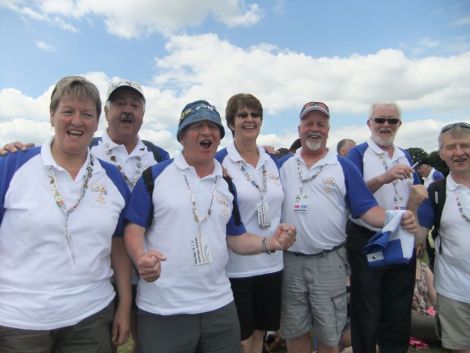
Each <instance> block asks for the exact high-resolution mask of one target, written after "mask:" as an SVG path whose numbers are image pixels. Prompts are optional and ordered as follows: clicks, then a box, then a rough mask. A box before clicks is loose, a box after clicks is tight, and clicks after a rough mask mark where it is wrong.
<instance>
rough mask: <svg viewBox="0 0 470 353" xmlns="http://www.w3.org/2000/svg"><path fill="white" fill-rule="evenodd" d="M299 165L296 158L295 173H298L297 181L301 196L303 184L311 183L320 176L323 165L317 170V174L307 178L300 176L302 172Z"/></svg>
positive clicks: (298, 160) (298, 159)
mask: <svg viewBox="0 0 470 353" xmlns="http://www.w3.org/2000/svg"><path fill="white" fill-rule="evenodd" d="M301 167H302V166H301V163H300V157H297V171H298V173H299V179H300V195H302V189H303V184H304V183H306V182H308V181H311V180H315V178H316V177H317V176H318V175H320V173H321V172H322V170H323V168H324V167H325V164H323V165H321V166H320V168H318V170H317V172H316V173H315V174H313V175H311V176H309V177H306V178H304V177H303V176H302V170H301Z"/></svg>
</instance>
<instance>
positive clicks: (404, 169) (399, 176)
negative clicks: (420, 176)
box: [366, 164, 413, 193]
mask: <svg viewBox="0 0 470 353" xmlns="http://www.w3.org/2000/svg"><path fill="white" fill-rule="evenodd" d="M412 175H413V169H411V167H410V166H409V165H406V164H397V165H394V166H393V167H392V168H390V169H389V170H388V171H387V172H385V173H383V174H380V175H377V176H376V177H374V178H372V179H369V180H368V181H367V182H366V184H367V187H368V188H369V190H370V191H371V192H372V193H374V192H376V191H377V190H379V189H380V188H381V187H382V186H384V185H385V184H389V183H391V182H392V181H394V180H403V179H407V178H410V177H412Z"/></svg>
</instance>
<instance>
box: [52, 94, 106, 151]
mask: <svg viewBox="0 0 470 353" xmlns="http://www.w3.org/2000/svg"><path fill="white" fill-rule="evenodd" d="M50 119H51V125H52V126H53V127H54V132H55V137H54V141H53V143H52V149H53V151H56V152H57V153H58V154H59V155H60V156H59V158H61V159H63V158H71V157H72V158H73V157H84V156H86V154H87V151H88V145H89V144H90V142H91V139H92V138H93V134H94V133H95V131H96V130H97V128H98V112H97V110H96V103H95V102H94V101H93V99H91V98H88V97H83V98H77V97H73V96H70V95H66V96H64V97H63V98H62V99H61V100H60V101H59V103H58V105H57V108H56V109H55V110H54V111H52V112H51V116H50Z"/></svg>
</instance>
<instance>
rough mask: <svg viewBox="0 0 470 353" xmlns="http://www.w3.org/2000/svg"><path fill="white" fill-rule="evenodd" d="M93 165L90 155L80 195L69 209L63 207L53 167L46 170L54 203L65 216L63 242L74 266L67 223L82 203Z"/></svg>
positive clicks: (73, 255)
mask: <svg viewBox="0 0 470 353" xmlns="http://www.w3.org/2000/svg"><path fill="white" fill-rule="evenodd" d="M93 164H94V158H93V156H92V155H90V159H89V161H88V165H87V167H86V174H85V175H84V176H83V184H82V188H81V190H80V195H79V197H78V199H77V201H75V203H74V204H73V206H72V207H70V208H69V209H67V208H66V207H65V200H64V197H63V196H62V194H61V193H60V192H59V189H58V187H57V181H56V178H55V170H54V167H52V166H49V167H48V168H47V176H48V177H49V183H50V185H51V190H52V194H53V195H54V200H55V203H56V205H57V207H59V209H60V210H61V211H62V213H63V214H64V216H65V225H64V236H65V241H66V242H67V249H68V251H69V255H70V257H71V259H72V263H74V264H75V250H74V248H73V242H72V236H71V235H70V232H69V225H68V222H69V217H70V215H71V214H72V212H73V211H75V209H76V208H77V207H78V205H79V204H80V201H82V199H83V197H84V196H85V192H86V190H87V189H88V182H89V180H90V178H91V177H92V175H93Z"/></svg>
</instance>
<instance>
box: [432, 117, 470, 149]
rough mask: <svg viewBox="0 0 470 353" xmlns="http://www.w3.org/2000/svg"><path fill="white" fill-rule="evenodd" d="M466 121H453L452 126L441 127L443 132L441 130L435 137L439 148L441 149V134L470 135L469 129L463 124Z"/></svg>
mask: <svg viewBox="0 0 470 353" xmlns="http://www.w3.org/2000/svg"><path fill="white" fill-rule="evenodd" d="M464 124H466V123H455V124H453V126H451V127H449V128H448V129H446V127H444V128H443V130H444V132H442V131H441V133H440V134H439V137H438V138H437V142H438V144H439V150H441V149H442V147H444V146H443V142H442V136H443V135H451V136H453V137H465V136H468V135H470V129H469V128H468V127H466V126H463V125H464Z"/></svg>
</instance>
